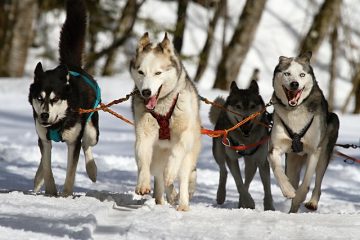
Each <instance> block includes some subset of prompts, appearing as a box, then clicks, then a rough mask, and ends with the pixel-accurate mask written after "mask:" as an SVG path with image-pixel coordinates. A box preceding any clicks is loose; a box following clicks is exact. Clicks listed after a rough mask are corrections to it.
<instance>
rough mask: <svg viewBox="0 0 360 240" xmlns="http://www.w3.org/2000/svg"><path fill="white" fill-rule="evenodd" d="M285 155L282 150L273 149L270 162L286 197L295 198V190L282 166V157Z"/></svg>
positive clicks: (269, 157) (270, 153) (269, 158)
mask: <svg viewBox="0 0 360 240" xmlns="http://www.w3.org/2000/svg"><path fill="white" fill-rule="evenodd" d="M283 154H284V152H283V151H282V150H281V149H280V148H276V147H272V148H271V150H270V152H269V155H268V160H269V162H270V165H271V168H272V170H273V172H274V176H275V178H276V180H277V182H278V184H279V186H280V189H281V191H282V193H283V195H284V197H286V198H294V197H295V189H294V187H293V186H292V185H291V183H290V181H289V179H288V177H287V176H286V175H285V172H284V169H283V167H282V166H281V156H282V155H283Z"/></svg>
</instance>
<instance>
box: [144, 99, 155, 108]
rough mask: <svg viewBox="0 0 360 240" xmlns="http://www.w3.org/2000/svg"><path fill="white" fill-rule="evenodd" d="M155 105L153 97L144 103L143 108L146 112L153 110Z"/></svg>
mask: <svg viewBox="0 0 360 240" xmlns="http://www.w3.org/2000/svg"><path fill="white" fill-rule="evenodd" d="M156 104H157V98H156V96H153V97H150V98H149V99H147V100H146V101H145V107H146V108H147V109H148V110H153V109H154V108H155V106H156Z"/></svg>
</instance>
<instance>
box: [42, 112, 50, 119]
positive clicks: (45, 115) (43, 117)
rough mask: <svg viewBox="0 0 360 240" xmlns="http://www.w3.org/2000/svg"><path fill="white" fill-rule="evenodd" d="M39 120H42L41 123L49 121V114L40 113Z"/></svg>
mask: <svg viewBox="0 0 360 240" xmlns="http://www.w3.org/2000/svg"><path fill="white" fill-rule="evenodd" d="M40 118H41V120H43V121H47V120H48V119H49V113H47V112H43V113H41V114H40Z"/></svg>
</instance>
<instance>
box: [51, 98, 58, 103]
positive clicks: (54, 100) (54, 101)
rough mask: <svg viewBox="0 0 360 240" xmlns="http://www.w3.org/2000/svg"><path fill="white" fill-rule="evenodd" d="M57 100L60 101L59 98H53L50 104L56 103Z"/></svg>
mask: <svg viewBox="0 0 360 240" xmlns="http://www.w3.org/2000/svg"><path fill="white" fill-rule="evenodd" d="M59 100H60V98H59V97H55V98H53V99H52V100H51V102H53V103H56V102H58V101H59Z"/></svg>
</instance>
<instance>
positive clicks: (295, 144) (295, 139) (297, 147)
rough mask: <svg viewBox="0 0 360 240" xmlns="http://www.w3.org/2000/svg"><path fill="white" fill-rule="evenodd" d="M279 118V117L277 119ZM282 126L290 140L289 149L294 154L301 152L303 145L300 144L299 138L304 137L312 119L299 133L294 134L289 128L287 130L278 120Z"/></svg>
mask: <svg viewBox="0 0 360 240" xmlns="http://www.w3.org/2000/svg"><path fill="white" fill-rule="evenodd" d="M279 118H280V117H279ZM280 120H281V122H282V124H283V125H284V127H285V128H286V131H287V132H288V134H289V136H290V138H291V140H292V144H291V149H292V150H293V152H294V153H299V152H302V151H303V143H302V142H301V138H302V137H304V136H305V134H306V132H307V131H308V130H309V128H310V126H311V124H312V122H313V120H314V117H312V118H311V120H310V122H309V123H308V124H306V126H305V127H304V128H303V129H301V131H300V132H299V133H294V132H293V131H292V130H291V128H289V127H288V126H287V125H286V124H285V123H284V121H283V120H282V119H281V118H280Z"/></svg>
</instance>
